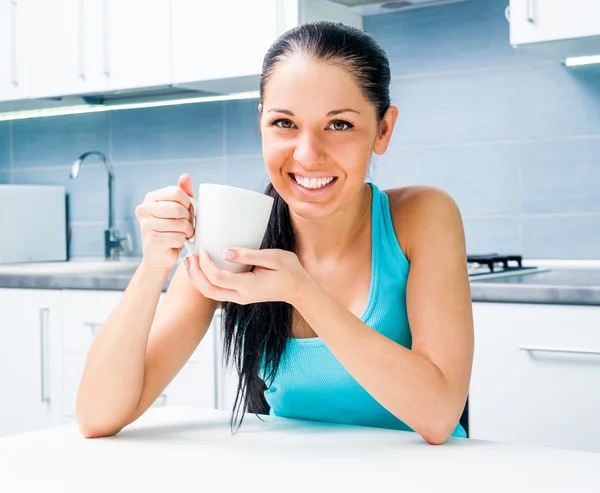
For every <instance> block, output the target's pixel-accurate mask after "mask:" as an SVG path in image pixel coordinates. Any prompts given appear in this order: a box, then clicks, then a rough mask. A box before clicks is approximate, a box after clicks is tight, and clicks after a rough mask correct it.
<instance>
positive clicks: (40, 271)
mask: <svg viewBox="0 0 600 493" xmlns="http://www.w3.org/2000/svg"><path fill="white" fill-rule="evenodd" d="M140 261H141V259H140V258H123V259H121V260H119V261H104V260H103V259H85V258H83V259H74V260H72V261H69V262H44V263H31V264H13V265H0V288H32V289H99V290H116V291H122V290H124V289H125V288H126V287H127V285H128V284H129V281H130V279H131V276H132V275H133V274H134V272H135V270H136V269H137V267H138V265H139V263H140ZM174 271H175V269H174V270H173V272H174ZM170 278H171V277H169V280H170ZM169 280H168V281H167V282H166V284H165V287H164V289H165V290H166V288H167V287H168V285H169ZM471 293H472V298H473V301H487V302H512V303H550V304H566V305H599V306H600V268H598V267H590V268H566V267H558V268H551V269H550V270H549V271H545V270H542V271H540V272H538V273H535V274H527V275H523V276H515V277H503V278H494V279H486V280H475V279H472V280H471Z"/></svg>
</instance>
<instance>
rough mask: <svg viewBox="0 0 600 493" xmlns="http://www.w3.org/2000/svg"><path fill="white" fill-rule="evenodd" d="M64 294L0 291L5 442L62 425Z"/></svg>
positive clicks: (0, 408) (0, 416)
mask: <svg viewBox="0 0 600 493" xmlns="http://www.w3.org/2000/svg"><path fill="white" fill-rule="evenodd" d="M60 378H61V377H60V293H59V292H58V291H51V290H32V289H0V396H2V397H1V399H2V401H1V402H2V405H0V436H2V435H7V434H13V433H21V432H25V431H31V430H36V429H40V428H45V427H48V426H53V425H55V424H58V423H59V422H60V400H61V396H60Z"/></svg>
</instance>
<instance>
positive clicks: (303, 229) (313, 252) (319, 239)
mask: <svg viewBox="0 0 600 493" xmlns="http://www.w3.org/2000/svg"><path fill="white" fill-rule="evenodd" d="M371 195H372V190H371V187H370V186H369V185H368V184H366V183H365V184H364V185H363V187H362V188H361V189H360V191H359V193H358V194H357V196H356V198H352V199H350V200H349V201H348V202H349V204H350V205H349V206H347V207H345V208H343V209H342V210H339V211H337V212H336V213H335V214H332V215H331V216H328V217H324V218H322V219H316V220H315V219H306V218H303V217H301V216H298V215H297V214H295V213H294V212H293V211H292V210H290V217H291V221H292V226H293V228H294V232H295V234H296V253H297V255H298V257H299V258H300V260H301V261H302V262H303V263H304V262H309V263H315V262H316V263H323V262H335V261H337V260H340V259H341V258H342V257H344V256H345V255H346V254H347V253H348V252H349V251H350V250H351V249H352V247H353V245H356V243H357V239H358V238H359V236H360V235H361V234H364V231H365V229H368V228H367V226H368V225H369V221H370V211H371V206H370V205H371Z"/></svg>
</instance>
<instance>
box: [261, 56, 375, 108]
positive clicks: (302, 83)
mask: <svg viewBox="0 0 600 493" xmlns="http://www.w3.org/2000/svg"><path fill="white" fill-rule="evenodd" d="M263 102H264V105H265V107H266V109H267V110H268V109H269V107H284V108H287V109H291V110H292V111H294V110H293V109H292V108H291V107H292V106H296V107H302V108H306V107H307V106H308V107H312V108H315V107H316V108H320V107H322V108H323V110H325V112H327V111H330V110H331V109H333V108H342V107H348V106H349V105H354V106H363V105H366V104H368V102H367V101H366V99H365V98H364V96H363V93H362V91H361V89H360V87H358V84H357V83H356V79H355V78H354V76H353V75H352V74H351V73H350V72H349V71H348V69H347V68H346V67H345V66H343V65H340V64H336V63H331V62H324V61H319V60H314V59H313V58H310V57H308V56H305V55H301V54H296V55H293V56H291V57H289V58H284V59H282V60H281V61H279V62H278V63H277V64H276V65H275V67H274V71H273V73H272V74H271V77H270V78H269V80H268V82H267V84H266V86H265V89H264V95H263Z"/></svg>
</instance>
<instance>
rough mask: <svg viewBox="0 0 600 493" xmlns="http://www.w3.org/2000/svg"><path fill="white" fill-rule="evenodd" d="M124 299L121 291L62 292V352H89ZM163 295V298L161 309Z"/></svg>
mask: <svg viewBox="0 0 600 493" xmlns="http://www.w3.org/2000/svg"><path fill="white" fill-rule="evenodd" d="M122 296H123V292H122V291H83V290H81V291H76V290H73V291H69V290H65V291H63V298H62V300H63V302H62V303H63V304H62V309H63V322H62V348H63V351H64V352H67V353H87V352H88V351H89V349H90V346H91V344H92V342H93V340H94V337H95V335H96V333H97V332H98V330H100V327H102V325H103V324H104V322H105V321H106V319H107V318H108V317H109V315H110V314H111V312H112V311H113V310H114V308H115V307H116V306H117V304H118V303H119V301H120V300H121V298H122ZM163 296H164V294H163V295H161V297H160V300H159V306H160V303H161V302H162V299H163Z"/></svg>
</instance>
